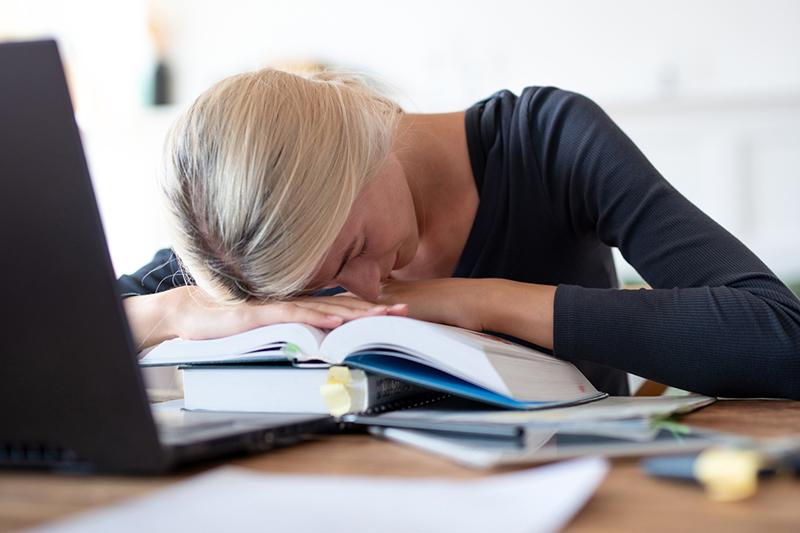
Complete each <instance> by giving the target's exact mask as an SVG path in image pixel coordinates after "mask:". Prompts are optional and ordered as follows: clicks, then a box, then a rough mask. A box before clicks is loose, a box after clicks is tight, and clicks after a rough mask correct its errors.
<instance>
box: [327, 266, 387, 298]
mask: <svg viewBox="0 0 800 533" xmlns="http://www.w3.org/2000/svg"><path fill="white" fill-rule="evenodd" d="M337 281H338V282H339V285H341V286H342V287H344V288H345V289H347V290H348V291H350V292H352V293H353V294H355V295H356V296H358V297H359V298H362V299H364V300H368V301H371V302H374V301H376V300H377V299H378V294H380V285H381V268H380V265H378V263H377V262H375V261H372V260H367V259H363V258H359V259H356V260H353V261H351V262H350V263H349V264H348V265H347V267H346V268H345V269H344V270H343V271H342V273H341V274H339V278H338V280H337Z"/></svg>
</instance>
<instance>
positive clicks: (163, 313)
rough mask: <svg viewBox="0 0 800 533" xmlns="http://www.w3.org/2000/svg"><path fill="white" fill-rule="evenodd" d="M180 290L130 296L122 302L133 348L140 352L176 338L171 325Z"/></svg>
mask: <svg viewBox="0 0 800 533" xmlns="http://www.w3.org/2000/svg"><path fill="white" fill-rule="evenodd" d="M181 291H182V289H173V290H169V291H164V292H159V293H155V294H148V295H146V296H131V297H129V298H125V299H124V300H123V301H122V306H123V307H124V308H125V314H126V315H127V317H128V325H129V327H130V330H131V335H132V337H133V342H134V346H135V348H136V350H137V351H141V350H143V349H145V348H148V347H150V346H154V345H156V344H158V343H160V342H162V341H165V340H167V339H171V338H174V337H176V336H177V332H176V331H175V328H174V324H173V320H172V318H173V316H174V308H175V300H176V298H177V297H179V296H180V294H179V293H180V292H181Z"/></svg>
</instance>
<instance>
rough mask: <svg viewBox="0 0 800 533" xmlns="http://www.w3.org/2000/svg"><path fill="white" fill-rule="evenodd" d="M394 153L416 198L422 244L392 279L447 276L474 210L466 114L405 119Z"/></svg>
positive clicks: (473, 217) (457, 257)
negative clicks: (465, 126) (412, 257)
mask: <svg viewBox="0 0 800 533" xmlns="http://www.w3.org/2000/svg"><path fill="white" fill-rule="evenodd" d="M395 154H396V156H397V158H398V160H399V161H400V164H401V165H402V167H403V170H404V172H405V174H406V178H407V180H408V185H409V188H410V189H411V194H412V197H413V199H414V209H415V212H416V218H417V225H418V227H419V235H420V243H419V247H418V249H417V253H416V255H415V257H414V260H413V261H412V262H411V263H409V265H407V266H406V267H405V268H403V269H402V270H400V271H397V272H395V273H393V276H394V277H395V278H397V279H424V278H435V277H449V276H451V275H452V273H453V269H455V266H456V264H457V262H458V259H459V257H461V252H462V251H463V249H464V245H465V244H466V241H467V237H468V236H469V232H470V229H471V228H472V223H473V221H474V219H475V213H476V211H477V207H478V192H477V189H476V187H475V179H474V177H473V175H472V167H471V165H470V160H469V152H468V150H467V138H466V132H465V128H464V113H463V112H456V113H440V114H425V115H416V114H412V115H404V116H403V118H402V119H401V122H400V125H399V128H398V135H397V139H396V141H395Z"/></svg>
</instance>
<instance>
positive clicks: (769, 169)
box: [0, 0, 800, 290]
mask: <svg viewBox="0 0 800 533" xmlns="http://www.w3.org/2000/svg"><path fill="white" fill-rule="evenodd" d="M43 36H53V37H55V38H56V39H58V41H59V43H60V46H61V51H62V55H63V58H64V61H65V62H66V65H67V69H68V77H69V81H70V85H71V89H72V93H73V99H74V103H75V106H76V113H77V117H78V122H79V126H80V128H81V130H82V133H83V137H84V143H85V147H86V150H87V155H88V158H89V164H90V167H91V171H92V176H93V179H94V182H95V187H96V192H97V195H98V199H99V201H100V207H101V211H102V214H103V218H104V223H105V226H106V232H107V235H108V240H109V245H110V248H111V253H112V258H113V261H114V265H115V268H116V269H117V272H118V273H120V274H121V273H126V272H131V271H133V270H135V269H136V268H138V267H139V266H141V265H142V264H143V263H145V262H146V261H147V260H149V258H150V256H151V255H152V253H153V252H154V251H155V250H156V249H158V248H159V247H163V246H166V245H168V242H167V241H166V238H165V232H164V227H163V223H162V221H161V218H160V214H159V204H158V198H157V195H156V189H155V186H154V182H155V176H156V174H157V173H158V172H159V167H160V159H161V147H162V143H163V140H164V135H165V132H166V130H167V129H168V127H169V125H170V123H171V121H172V120H173V119H174V117H175V116H176V114H177V113H178V112H179V111H180V110H181V109H183V108H184V107H185V106H187V105H188V104H189V103H190V102H191V101H192V100H193V99H194V98H195V97H196V96H197V95H198V94H199V93H200V92H202V91H203V90H204V89H205V88H207V87H208V86H209V85H210V84H212V83H214V82H215V81H217V80H219V79H221V78H223V77H226V76H228V75H231V74H235V73H238V72H241V71H244V70H249V69H255V68H258V67H262V66H295V65H317V64H321V65H329V66H335V67H345V68H348V69H356V70H359V71H363V72H365V73H367V74H369V75H372V76H375V77H376V78H377V79H378V80H380V82H381V83H382V84H384V86H385V87H386V88H387V90H388V91H389V93H390V95H391V96H393V97H395V98H396V99H397V100H398V101H399V102H400V103H401V104H402V105H403V106H404V108H405V109H406V110H407V111H415V112H437V111H452V110H458V109H464V108H466V107H468V106H469V105H471V104H472V103H474V102H475V101H477V100H479V99H481V98H484V97H486V96H488V95H490V94H491V93H493V92H495V91H496V90H499V89H502V88H508V89H511V90H514V91H519V90H520V89H521V88H522V87H525V86H527V85H555V86H559V87H561V88H565V89H569V90H573V91H578V92H581V93H584V94H586V95H588V96H590V97H591V98H593V99H594V100H596V101H597V102H598V103H599V104H600V105H601V106H603V107H604V108H605V110H606V111H607V112H608V113H609V114H610V115H611V117H612V118H614V119H615V120H616V121H617V122H618V123H619V124H620V126H621V127H622V128H623V129H624V130H625V131H626V132H627V133H628V135H630V136H631V137H632V138H633V140H634V141H635V142H636V143H637V144H638V145H639V146H640V148H641V149H642V151H643V152H644V153H645V154H646V155H647V156H648V157H649V158H650V160H651V161H652V162H653V163H654V164H655V166H656V167H657V168H658V169H659V170H660V171H661V172H662V173H663V174H664V175H665V176H666V177H667V179H668V180H670V181H671V182H672V183H673V184H674V185H675V186H676V187H677V188H678V189H679V190H680V191H681V192H683V193H684V194H685V195H686V196H687V197H688V198H689V199H691V200H692V201H693V202H694V203H696V204H697V205H699V206H700V207H701V208H702V209H704V210H705V211H706V212H707V213H709V214H710V215H711V216H712V217H713V218H715V219H716V220H717V221H718V222H720V223H721V224H722V225H723V226H725V227H726V228H727V229H728V230H730V231H731V232H732V233H733V234H734V235H736V236H737V237H739V238H740V239H741V240H743V241H744V242H745V243H746V244H747V245H749V246H750V247H751V248H752V249H753V250H755V251H756V253H758V254H759V255H760V256H761V257H762V259H764V260H765V261H766V262H767V264H768V265H769V266H770V267H772V269H773V270H774V271H776V273H777V274H778V275H779V276H780V277H781V278H782V279H784V280H785V281H786V282H787V283H790V284H793V285H794V288H795V290H797V286H798V285H797V283H798V281H800V231H798V230H799V229H800V208H799V206H798V201H800V2H798V1H795V0H740V1H731V0H707V1H703V2H698V1H696V0H695V1H690V0H671V1H669V2H666V1H664V2H661V1H650V2H641V1H634V0H620V1H614V2H610V1H598V0H595V1H589V0H586V1H579V0H567V1H560V2H552V1H548V2H545V1H539V0H527V1H512V0H494V1H492V2H486V1H484V2H477V1H468V0H461V1H459V2H456V1H436V2H434V1H430V0H427V1H421V0H406V1H405V2H402V3H380V2H367V1H356V0H339V1H336V2H329V1H328V2H326V1H320V0H292V1H291V2H289V1H286V2H281V1H276V0H272V1H264V0H262V1H255V0H226V1H224V2H223V1H189V0H167V1H160V2H158V1H147V0H125V1H114V2H109V1H100V0H72V1H70V2H60V1H56V0H0V40H19V39H29V38H37V37H43ZM0 75H3V76H6V75H13V73H2V74H0ZM620 275H621V277H622V279H623V281H626V282H634V283H635V282H636V281H637V280H638V275H637V274H636V272H635V271H634V270H633V269H632V268H630V267H629V266H627V265H625V264H624V262H623V261H620Z"/></svg>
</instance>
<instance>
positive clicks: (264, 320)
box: [248, 302, 345, 329]
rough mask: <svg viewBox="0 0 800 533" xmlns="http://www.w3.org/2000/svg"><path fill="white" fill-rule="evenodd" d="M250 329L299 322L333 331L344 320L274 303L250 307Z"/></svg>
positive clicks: (298, 306)
mask: <svg viewBox="0 0 800 533" xmlns="http://www.w3.org/2000/svg"><path fill="white" fill-rule="evenodd" d="M250 310H251V317H250V319H249V320H248V322H251V323H255V324H251V327H257V326H262V325H268V324H277V323H288V322H301V323H303V324H309V325H311V326H316V327H318V328H324V329H333V328H335V327H336V326H340V325H342V323H343V322H344V320H345V319H344V318H343V317H341V316H339V315H336V314H330V313H326V312H325V311H323V310H320V309H313V308H311V307H307V306H303V305H298V304H296V303H294V302H275V303H270V304H266V305H254V306H251V308H250Z"/></svg>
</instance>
